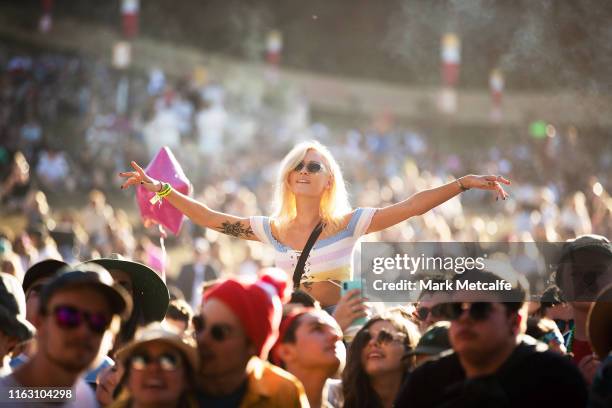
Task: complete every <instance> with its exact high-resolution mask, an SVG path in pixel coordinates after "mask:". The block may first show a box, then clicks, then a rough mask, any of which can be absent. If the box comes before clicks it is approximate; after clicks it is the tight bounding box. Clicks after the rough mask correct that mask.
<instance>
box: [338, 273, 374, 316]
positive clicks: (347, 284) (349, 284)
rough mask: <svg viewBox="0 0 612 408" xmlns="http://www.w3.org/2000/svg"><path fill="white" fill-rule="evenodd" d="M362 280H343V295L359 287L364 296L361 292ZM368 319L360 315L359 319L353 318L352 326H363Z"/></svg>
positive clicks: (360, 294)
mask: <svg viewBox="0 0 612 408" xmlns="http://www.w3.org/2000/svg"><path fill="white" fill-rule="evenodd" d="M361 286H362V285H361V280H352V281H344V282H342V289H341V291H340V292H341V295H342V296H344V295H345V294H346V292H349V291H351V290H353V289H359V292H360V293H359V296H362V293H361ZM367 321H368V319H367V318H366V317H360V318H358V319H355V320H353V322H352V323H351V326H363V325H364V324H366V322H367Z"/></svg>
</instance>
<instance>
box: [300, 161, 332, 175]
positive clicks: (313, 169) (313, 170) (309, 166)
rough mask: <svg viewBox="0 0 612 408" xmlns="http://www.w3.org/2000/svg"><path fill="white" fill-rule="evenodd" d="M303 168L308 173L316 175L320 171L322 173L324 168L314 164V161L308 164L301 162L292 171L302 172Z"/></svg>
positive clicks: (319, 164) (317, 163)
mask: <svg viewBox="0 0 612 408" xmlns="http://www.w3.org/2000/svg"><path fill="white" fill-rule="evenodd" d="M304 166H306V171H307V172H308V173H313V174H314V173H318V172H320V171H323V169H324V167H323V165H322V164H321V163H319V162H316V161H310V162H308V163H304V161H301V162H299V163H298V165H297V166H295V168H294V169H293V170H295V171H302V169H303V168H304Z"/></svg>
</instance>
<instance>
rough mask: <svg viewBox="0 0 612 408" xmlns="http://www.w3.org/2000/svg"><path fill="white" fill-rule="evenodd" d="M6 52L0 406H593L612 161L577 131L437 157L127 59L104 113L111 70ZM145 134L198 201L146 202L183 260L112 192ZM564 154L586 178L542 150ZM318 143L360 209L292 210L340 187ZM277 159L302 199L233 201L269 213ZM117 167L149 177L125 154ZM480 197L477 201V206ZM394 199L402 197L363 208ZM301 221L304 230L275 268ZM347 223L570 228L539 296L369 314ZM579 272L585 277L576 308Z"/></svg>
mask: <svg viewBox="0 0 612 408" xmlns="http://www.w3.org/2000/svg"><path fill="white" fill-rule="evenodd" d="M2 63H3V65H4V67H5V69H4V70H3V71H2V73H1V75H2V79H1V81H0V93H1V94H2V98H3V102H5V103H3V104H1V106H0V110H2V112H1V114H0V137H1V138H2V140H3V145H2V149H3V150H2V151H1V152H0V160H2V162H1V163H0V166H2V169H3V170H2V177H3V178H2V180H0V183H1V185H0V203H1V207H0V213H1V214H2V216H3V217H4V216H9V215H11V216H14V215H15V214H18V216H19V217H20V218H21V219H22V221H23V222H24V224H25V228H12V227H10V226H6V225H3V226H2V228H0V260H1V264H0V269H1V276H2V285H0V294H1V296H0V340H1V341H0V363H2V364H0V394H2V395H0V398H2V399H1V400H0V406H1V405H2V403H3V402H4V401H6V400H5V398H7V395H8V391H9V390H11V389H15V388H17V387H27V388H33V387H61V388H64V389H66V390H68V389H70V390H71V392H72V393H71V394H70V395H72V396H73V397H74V398H72V400H71V401H69V402H67V404H68V406H70V404H72V405H73V406H79V407H80V406H82V407H89V406H111V407H124V406H125V407H129V406H133V407H140V406H179V407H183V406H184V407H190V406H203V407H205V406H227V407H231V406H236V407H237V406H242V407H263V406H278V407H285V406H314V407H341V406H345V407H349V408H350V407H391V406H408V407H410V406H427V407H434V406H440V407H442V406H447V407H450V406H455V407H459V406H542V405H545V404H549V403H553V404H559V405H561V406H576V407H578V406H587V404H589V406H593V407H603V406H609V405H610V401H611V398H612V397H611V394H612V386H611V384H612V380H611V377H610V372H611V371H612V368H611V367H612V364H611V363H610V357H609V356H608V354H609V353H610V351H611V350H612V338H610V337H609V333H610V332H612V330H611V329H612V314H610V313H606V309H602V308H605V305H606V303H605V302H601V300H605V299H608V297H609V292H610V290H609V289H606V288H605V287H606V285H607V284H610V283H612V270H611V268H610V265H611V264H610V259H611V258H612V248H611V245H610V242H609V241H608V239H607V238H605V237H609V236H610V233H612V199H611V198H610V194H609V193H608V191H609V190H610V184H609V183H610V180H609V174H611V172H610V171H609V170H610V167H611V166H612V157H610V152H609V151H606V150H605V149H603V150H601V151H598V152H597V151H591V150H589V149H587V148H586V147H585V146H583V145H582V144H581V143H580V142H579V139H578V136H577V131H576V129H569V130H568V131H567V134H560V132H559V134H557V135H556V136H555V137H550V138H548V139H546V141H535V140H530V139H526V138H525V139H521V141H520V142H519V143H513V144H512V145H508V148H507V149H505V148H502V147H491V148H483V147H481V146H474V147H473V148H467V149H463V150H461V151H458V152H456V153H448V154H443V153H441V152H439V151H438V150H437V149H436V148H434V147H433V146H431V145H430V144H431V142H430V140H429V139H427V138H426V137H425V136H424V135H423V134H422V133H421V132H416V131H408V130H405V129H397V128H396V127H394V126H391V127H387V126H383V125H375V126H374V125H373V126H372V127H371V128H368V129H362V130H343V131H341V132H337V131H336V130H330V129H329V128H327V127H326V126H324V125H322V124H317V125H309V124H308V123H307V120H306V117H307V115H306V114H305V110H307V107H305V105H304V103H303V101H301V100H299V98H296V99H292V100H290V102H287V101H285V103H286V104H287V105H288V107H287V106H284V107H281V108H279V107H278V106H276V108H273V107H272V106H273V105H274V104H273V103H271V102H270V101H266V95H265V92H262V91H261V90H260V91H258V92H259V93H258V92H256V91H252V93H249V92H250V91H249V92H244V94H243V95H241V94H240V93H239V92H238V91H237V89H236V85H234V88H232V86H230V85H227V84H217V83H213V84H210V83H209V84H207V85H202V84H198V83H196V81H188V80H183V81H179V82H177V83H176V84H172V81H171V80H170V79H167V78H166V77H165V75H164V73H163V72H162V71H160V70H158V69H153V70H152V71H151V72H150V73H148V77H147V76H146V75H142V76H138V75H136V74H133V75H131V76H130V85H129V98H130V100H131V103H130V105H131V106H143V107H145V108H143V110H142V111H141V112H130V111H123V112H121V110H122V109H121V106H123V105H122V104H123V102H125V101H123V102H122V101H119V100H118V95H120V94H122V92H123V91H122V92H119V91H117V92H115V90H116V89H117V88H114V89H113V87H110V86H108V84H118V85H121V81H122V80H123V79H125V78H122V75H121V74H119V73H118V72H115V71H113V70H112V69H111V68H109V67H106V66H105V65H104V64H102V63H101V62H99V61H91V60H87V59H84V58H82V57H72V56H65V55H55V54H51V55H31V54H30V55H28V54H26V53H22V54H20V55H11V54H10V53H8V52H6V50H3V54H2ZM123 86H125V85H123ZM268 96H269V95H268ZM289 99H291V98H289V97H287V100H289ZM281 111H282V112H281ZM279 112H280V113H284V115H282V114H281V115H278V117H280V118H281V119H274V120H272V119H270V118H271V117H272V116H275V114H278V113H279ZM67 130H69V131H71V132H72V133H71V134H70V135H66V136H63V135H61V136H60V135H58V134H57V133H55V134H54V132H57V131H67ZM298 133H299V134H300V137H316V138H317V139H320V140H322V141H325V142H326V143H327V144H328V145H329V151H327V149H324V148H323V147H322V146H321V145H319V144H306V145H302V148H303V147H304V146H307V148H303V150H301V151H296V152H294V153H293V155H292V153H290V154H289V155H288V156H287V157H286V159H285V160H284V161H283V162H282V163H280V164H279V160H278V159H279V158H280V157H282V155H283V154H284V153H285V152H286V151H287V150H289V148H290V145H291V144H292V143H293V139H292V138H291V137H290V136H289V135H291V134H298ZM5 140H6V141H7V142H6V143H4V141H5ZM73 142H74V143H73ZM162 145H169V146H170V147H171V148H172V150H173V151H174V152H175V153H176V156H177V157H178V158H179V161H180V162H181V164H182V165H183V167H184V169H185V171H186V173H187V174H188V175H189V176H190V177H192V182H193V184H194V186H195V188H196V190H195V191H196V193H195V198H196V199H197V200H198V201H196V200H193V199H189V198H183V199H182V198H180V195H179V193H178V192H176V191H173V192H172V193H171V194H169V195H168V196H166V197H164V198H163V200H164V201H166V202H164V205H168V204H172V205H174V206H176V207H177V208H178V209H179V210H181V211H182V212H183V213H185V214H186V215H187V216H188V217H189V220H188V221H187V228H185V229H184V232H183V233H182V234H181V235H180V236H179V238H178V239H177V240H175V241H174V242H173V243H172V245H174V246H176V247H185V248H188V249H189V252H191V253H192V255H191V256H192V259H191V260H190V261H189V262H188V263H186V264H184V265H174V264H173V263H174V260H173V259H172V258H168V257H167V256H166V254H165V253H164V251H163V250H162V249H161V248H160V247H158V246H157V245H156V244H155V238H156V237H155V236H152V235H150V234H147V233H142V232H141V229H140V225H139V222H138V221H134V219H133V218H130V215H129V211H126V209H122V208H118V207H116V206H112V205H111V204H109V201H108V198H109V197H112V196H113V195H117V194H121V193H120V191H121V190H119V184H120V183H121V181H119V180H120V178H119V177H118V176H117V174H118V173H119V172H120V171H125V170H126V168H127V164H128V159H135V160H137V161H139V162H146V161H148V159H150V158H151V157H152V156H153V155H154V154H155V153H156V151H157V150H158V149H159V147H160V146H162ZM262 145H265V146H266V149H265V150H262V149H260V148H257V146H262ZM254 149H257V150H256V151H257V152H258V153H257V154H249V153H252V152H253V151H254ZM326 152H327V153H326ZM568 152H571V154H572V157H575V160H576V162H577V163H578V162H580V163H584V164H585V166H584V167H582V165H580V166H581V167H580V168H581V169H584V170H583V171H584V174H585V175H584V176H582V175H576V172H575V167H572V168H568V166H567V163H564V162H563V161H562V160H557V158H558V157H565V158H567V157H570V156H569V153H568ZM332 153H333V157H332ZM237 156H238V157H237ZM334 157H335V159H334ZM232 158H233V159H232ZM336 159H337V162H338V163H340V164H344V165H343V166H341V167H342V168H343V172H344V176H345V177H346V181H347V184H349V185H350V188H349V190H350V191H351V201H352V203H354V204H355V205H356V210H354V211H352V212H347V213H345V214H343V215H344V218H342V217H339V216H337V214H334V213H333V212H331V211H330V212H329V213H325V212H323V213H322V214H319V212H318V211H317V212H316V214H315V215H316V216H315V217H311V218H312V219H307V220H302V219H301V218H300V217H298V214H301V215H303V214H305V211H306V210H304V208H308V206H309V205H310V204H309V203H312V202H314V201H312V197H311V196H312V192H311V189H314V188H320V189H322V190H326V189H330V188H333V189H335V188H336V185H337V183H338V182H339V180H340V179H342V186H341V187H342V189H343V190H344V189H345V187H344V180H343V178H342V173H339V172H338V171H339V169H340V166H338V164H337V163H336ZM576 166H578V164H576ZM279 168H280V170H279ZM4 170H6V171H4ZM475 170H479V171H482V172H485V173H489V174H504V175H508V177H509V178H511V180H512V182H513V186H512V187H510V188H511V190H510V199H509V200H506V193H505V191H504V190H503V189H502V188H501V185H500V184H505V183H504V182H503V180H505V179H504V178H503V177H501V178H500V176H490V177H494V178H492V179H489V178H486V177H485V176H464V177H460V178H456V177H455V175H458V174H464V173H468V172H470V171H475ZM277 174H278V175H280V183H277V184H280V185H282V184H283V183H284V182H285V181H287V183H288V187H287V190H286V191H285V190H281V192H282V194H285V195H287V194H289V193H287V191H289V192H292V193H293V194H294V195H297V196H300V197H301V196H304V197H306V198H307V199H305V200H302V199H298V200H297V203H296V200H295V198H294V201H293V205H294V207H296V206H297V213H296V211H295V210H296V209H295V208H294V212H293V213H291V210H290V209H289V210H288V209H287V208H284V207H283V206H282V205H281V206H280V208H279V207H278V206H277V208H276V209H274V210H275V211H276V214H275V217H271V218H268V217H250V218H248V216H253V215H256V214H266V213H269V212H270V211H269V210H272V209H271V208H269V207H268V205H269V204H270V202H269V201H270V200H269V197H272V196H273V195H274V194H273V188H274V187H275V183H274V182H275V176H276V175H277ZM330 175H331V176H332V177H331V178H330V179H321V180H322V181H320V180H319V177H329V176H330ZM338 175H340V177H338ZM124 177H126V178H127V179H128V181H129V180H131V182H130V183H127V184H128V185H129V184H141V185H143V186H144V187H145V188H147V189H149V191H151V192H160V191H163V189H164V188H166V187H165V184H164V183H163V180H160V181H158V180H154V179H151V178H150V177H148V176H147V175H146V174H144V172H143V171H142V169H140V167H139V166H138V165H135V166H134V171H129V172H127V173H125V175H124ZM487 177H488V176H487ZM325 180H328V182H327V184H326V181H325ZM329 180H333V182H329ZM124 181H125V180H124ZM330 183H331V184H330ZM300 184H303V185H302V186H300ZM124 185H125V184H124ZM439 186H441V187H439ZM468 189H472V191H470V192H469V193H466V194H461V193H462V192H463V191H466V190H468ZM481 190H493V191H494V192H495V193H496V194H497V197H498V198H499V201H497V202H495V204H494V205H495V206H496V207H494V208H495V212H493V211H491V206H490V205H488V204H487V203H488V202H489V200H490V197H489V196H488V195H487V194H486V191H481ZM334 191H335V190H334ZM75 192H76V193H85V194H87V196H88V198H89V200H88V203H87V205H86V206H85V207H84V208H76V209H75V208H74V207H72V206H70V205H65V206H64V208H54V207H53V206H52V205H50V204H49V202H52V203H53V202H61V196H62V195H63V194H71V193H75ZM423 192H426V194H423ZM126 194H127V193H126ZM282 194H281V195H282ZM458 194H461V196H460V197H461V198H460V199H457V198H455V199H453V200H450V199H451V198H452V197H454V196H456V195H458ZM276 196H277V197H278V193H277V195H276ZM308 197H310V198H308ZM410 197H418V198H419V199H418V200H414V199H413V200H412V201H411V200H410ZM315 198H316V200H315V201H316V202H317V203H318V201H317V200H319V201H320V200H321V196H317V197H315ZM342 199H343V200H344V201H345V202H340V201H341V200H340V201H339V202H338V203H336V204H338V205H337V207H338V208H340V209H343V210H346V211H348V210H350V209H351V208H352V207H350V206H349V205H348V201H347V200H346V199H347V197H346V194H344V197H342ZM58 200H59V201H58ZM402 200H404V201H402ZM447 200H448V201H447ZM110 201H112V200H110ZM281 201H282V200H281ZM415 202H416V204H415ZM202 203H203V204H202ZM397 203H400V204H401V203H404V205H403V206H397V205H394V204H397ZM277 204H279V203H278V202H277ZM393 207H394V208H396V209H397V208H399V209H398V210H397V211H400V212H401V213H394V212H393V211H394V210H387V211H386V214H387V215H386V216H385V217H387V218H385V219H383V217H381V215H380V214H381V213H383V211H382V210H385V209H389V208H393ZM316 208H317V209H319V208H320V207H319V206H317V207H316ZM321 208H322V207H321ZM300 211H301V212H300ZM228 214H238V215H239V217H234V216H228ZM347 214H348V215H347ZM376 214H378V216H377V215H376ZM417 215H420V216H418V217H417ZM319 216H320V218H322V219H323V220H324V221H325V223H324V224H323V225H322V226H321V229H322V232H321V231H319V232H320V233H322V235H321V238H320V240H319V241H318V243H317V244H314V246H313V248H312V255H311V258H309V261H306V262H307V263H306V265H303V267H304V271H303V272H304V273H303V275H302V276H301V277H299V278H298V279H297V282H296V281H295V279H294V282H291V275H292V274H293V269H294V268H295V266H296V263H299V262H298V258H299V257H300V253H301V252H302V248H305V246H306V245H307V244H306V242H307V241H308V239H307V238H309V235H311V230H313V227H314V226H315V224H317V222H318V221H319ZM243 217H247V218H243ZM283 217H285V218H283ZM376 217H378V218H376ZM298 218H300V221H305V222H304V223H302V225H295V223H293V224H292V223H291V222H288V221H294V220H296V219H298ZM408 218H409V220H408V221H405V220H406V219H408ZM276 220H284V222H279V223H276V222H275V221H276ZM224 225H225V227H224ZM230 227H231V228H230ZM344 231H349V233H346V234H344V235H342V234H343V233H344ZM340 235H341V237H339V238H337V236H340ZM362 236H363V238H362ZM234 238H244V239H234ZM359 239H363V240H372V241H387V242H399V241H434V242H444V241H492V240H499V241H520V242H531V241H541V242H559V241H566V240H569V242H568V243H567V244H566V246H565V247H564V248H565V249H564V251H563V256H562V259H561V260H560V264H561V265H562V267H560V268H559V270H558V271H557V274H556V280H555V282H554V285H552V286H550V287H548V288H547V290H546V292H544V293H542V294H541V302H528V300H530V299H531V298H529V296H528V292H529V288H528V287H526V285H525V284H523V283H522V282H521V281H520V280H517V282H516V283H515V284H514V285H513V290H516V291H517V293H518V294H519V295H520V296H519V297H520V299H521V301H520V302H514V303H507V302H503V298H502V297H501V295H500V296H499V297H498V298H494V299H490V298H488V299H487V301H469V302H466V301H464V300H461V301H460V300H457V299H453V298H452V296H451V295H449V294H444V295H442V294H440V293H437V292H426V291H425V292H423V293H421V295H420V297H419V300H418V301H417V302H416V303H406V304H403V305H401V306H393V307H391V306H381V305H377V307H376V308H375V310H374V311H375V313H374V314H372V310H373V309H372V307H371V305H369V304H368V303H367V300H365V299H363V298H362V297H361V296H360V292H359V290H353V291H349V292H348V293H343V294H341V293H340V290H339V288H337V285H338V284H339V283H341V282H343V281H349V280H351V279H352V278H359V272H360V271H359V270H358V268H357V267H354V265H353V262H352V259H351V254H352V249H353V246H354V245H356V244H355V243H356V242H360V241H359ZM315 240H316V237H315ZM257 241H260V242H262V243H263V244H267V245H262V244H261V243H258V242H257ZM294 248H297V249H298V250H295V249H294ZM347 251H348V252H347ZM345 252H346V253H345ZM340 253H342V254H340ZM307 256H308V255H307ZM294 257H295V258H294ZM271 265H276V266H277V267H278V268H268V267H269V266H271ZM167 270H172V271H176V272H175V273H171V274H167V273H166V271H167ZM473 272H474V274H476V275H475V276H476V277H477V278H478V279H479V280H481V281H489V280H495V279H497V278H498V276H497V275H496V274H495V271H487V272H484V273H482V274H481V275H478V272H476V271H473ZM323 275H324V276H323ZM468 275H469V274H466V275H465V276H468ZM583 275H584V278H582V276H583ZM569 276H571V278H570V277H569ZM505 278H506V277H505ZM576 279H578V280H580V279H584V281H585V282H586V281H587V280H588V281H589V282H590V283H589V285H588V286H589V290H590V293H589V298H588V301H579V300H580V299H579V298H578V297H577V294H576V293H577V292H576V288H575V287H573V286H572V284H571V283H575V281H576ZM593 281H595V283H594V282H593ZM334 282H335V283H334ZM568 282H569V283H568ZM334 285H336V286H334ZM527 286H528V285H527ZM292 287H293V290H292ZM600 291H601V294H599V295H598V293H599V292H600ZM597 296H599V298H598V300H599V301H598V302H595V301H594V300H595V298H596V297H597ZM602 310H603V311H602ZM358 323H359V324H358ZM47 402H48V401H47ZM8 403H9V404H10V403H14V404H15V405H18V404H19V401H16V400H12V401H8ZM41 406H44V405H41Z"/></svg>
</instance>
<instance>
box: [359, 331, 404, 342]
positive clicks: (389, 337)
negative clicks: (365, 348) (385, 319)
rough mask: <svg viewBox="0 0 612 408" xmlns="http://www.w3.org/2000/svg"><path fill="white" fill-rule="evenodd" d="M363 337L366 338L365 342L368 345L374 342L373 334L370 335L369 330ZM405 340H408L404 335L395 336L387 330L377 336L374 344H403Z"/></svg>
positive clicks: (364, 332)
mask: <svg viewBox="0 0 612 408" xmlns="http://www.w3.org/2000/svg"><path fill="white" fill-rule="evenodd" d="M363 337H364V342H365V343H366V344H367V343H369V342H370V340H372V338H373V337H372V333H370V332H369V331H368V330H364V331H363ZM405 338H406V335H405V334H404V333H397V334H393V333H391V332H389V331H387V330H385V329H382V330H380V331H379V332H378V334H377V335H376V338H375V339H374V342H376V343H379V344H389V343H393V342H394V341H397V342H403V341H404V339H405Z"/></svg>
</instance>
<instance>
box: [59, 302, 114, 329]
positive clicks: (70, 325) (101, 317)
mask: <svg viewBox="0 0 612 408" xmlns="http://www.w3.org/2000/svg"><path fill="white" fill-rule="evenodd" d="M53 316H54V317H55V323H56V324H57V325H58V326H59V327H61V328H62V329H76V328H77V327H80V326H81V324H83V323H87V327H89V330H91V331H92V332H94V333H96V334H102V333H104V331H106V329H108V326H109V325H110V323H111V319H110V318H109V317H108V316H107V315H105V314H104V313H90V312H86V311H84V310H80V309H78V308H76V307H74V306H68V305H58V306H55V307H54V308H53Z"/></svg>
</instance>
